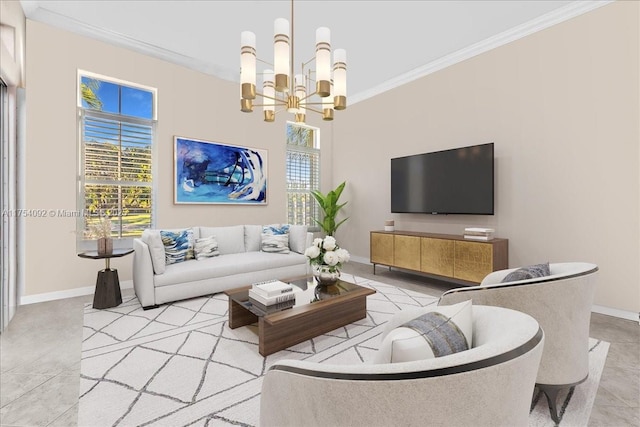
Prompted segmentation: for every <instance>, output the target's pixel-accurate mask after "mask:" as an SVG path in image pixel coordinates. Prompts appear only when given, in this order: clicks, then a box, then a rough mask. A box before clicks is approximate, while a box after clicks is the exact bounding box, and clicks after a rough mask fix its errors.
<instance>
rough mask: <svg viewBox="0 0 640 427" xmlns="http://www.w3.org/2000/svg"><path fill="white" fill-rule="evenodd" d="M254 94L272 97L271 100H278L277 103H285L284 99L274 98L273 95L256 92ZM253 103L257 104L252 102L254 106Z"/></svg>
mask: <svg viewBox="0 0 640 427" xmlns="http://www.w3.org/2000/svg"><path fill="white" fill-rule="evenodd" d="M256 95H257V96H261V97H262V98H267V99H272V100H274V101H276V102H279V103H281V104H286V103H287V102H286V101H285V100H283V99H280V98H275V97H273V96H269V95H265V94H264V93H260V92H256ZM255 105H257V104H254V106H255Z"/></svg>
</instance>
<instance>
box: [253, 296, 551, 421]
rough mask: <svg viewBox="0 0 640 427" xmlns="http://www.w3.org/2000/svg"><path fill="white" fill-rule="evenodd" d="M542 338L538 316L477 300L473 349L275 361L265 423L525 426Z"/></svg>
mask: <svg viewBox="0 0 640 427" xmlns="http://www.w3.org/2000/svg"><path fill="white" fill-rule="evenodd" d="M427 310H429V308H425V311H427ZM407 314H411V316H408V317H407ZM419 315H420V313H418V312H417V311H416V312H412V313H405V312H400V313H398V314H397V315H396V316H395V317H394V318H393V319H392V320H391V322H393V323H395V324H402V323H403V322H404V321H406V320H408V319H409V318H412V317H413V316H419ZM385 332H387V331H385ZM543 345H544V333H543V331H542V329H541V328H540V327H539V324H538V322H537V321H536V320H535V319H534V318H533V317H531V316H529V315H527V314H524V313H520V312H518V311H515V310H509V309H505V308H501V307H487V306H476V305H474V306H473V344H472V348H471V349H470V350H467V351H461V352H459V353H455V354H451V355H448V356H442V357H438V358H435V359H423V360H417V361H411V362H400V363H383V364H354V365H334V364H328V363H314V362H308V361H299V360H280V361H277V362H276V363H275V364H273V365H272V366H271V368H269V371H267V373H266V375H265V377H264V380H263V382H262V393H261V395H260V425H261V426H263V427H268V426H279V427H284V426H296V427H299V426H367V427H370V426H426V425H429V426H510V427H512V426H527V425H528V423H529V408H530V405H531V396H532V394H533V388H534V383H535V378H536V373H537V372H538V366H539V364H540V357H541V355H542V348H543Z"/></svg>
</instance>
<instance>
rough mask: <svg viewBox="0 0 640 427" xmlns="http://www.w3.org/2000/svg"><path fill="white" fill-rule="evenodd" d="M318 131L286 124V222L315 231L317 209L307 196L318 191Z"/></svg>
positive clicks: (312, 200)
mask: <svg viewBox="0 0 640 427" xmlns="http://www.w3.org/2000/svg"><path fill="white" fill-rule="evenodd" d="M319 141H320V138H319V130H318V129H317V128H313V127H310V126H304V125H300V124H296V123H287V162H286V167H287V222H288V223H289V224H298V225H308V226H309V228H311V229H314V228H317V224H316V223H315V221H314V218H318V205H317V203H316V202H315V200H314V198H313V196H312V195H311V192H312V191H313V190H319V189H320V142H319Z"/></svg>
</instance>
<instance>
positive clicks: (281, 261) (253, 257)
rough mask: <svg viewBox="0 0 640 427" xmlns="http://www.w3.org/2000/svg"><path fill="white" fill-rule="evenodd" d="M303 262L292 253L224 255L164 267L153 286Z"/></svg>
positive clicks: (296, 254) (300, 256)
mask: <svg viewBox="0 0 640 427" xmlns="http://www.w3.org/2000/svg"><path fill="white" fill-rule="evenodd" d="M304 263H306V258H305V256H304V255H300V254H298V253H295V252H290V253H288V254H284V255H281V254H270V253H267V252H243V253H239V254H228V255H224V256H217V257H213V258H207V259H203V260H201V261H197V262H196V261H187V262H182V263H179V264H172V265H167V268H166V271H165V273H164V274H163V275H160V276H154V284H155V286H156V287H160V286H169V285H176V284H182V283H188V282H194V281H198V280H206V279H212V278H213V279H215V278H216V277H225V276H231V275H234V274H243V273H251V272H254V271H262V270H269V269H275V268H280V267H289V266H292V265H298V264H304ZM248 284H249V283H247V285H248Z"/></svg>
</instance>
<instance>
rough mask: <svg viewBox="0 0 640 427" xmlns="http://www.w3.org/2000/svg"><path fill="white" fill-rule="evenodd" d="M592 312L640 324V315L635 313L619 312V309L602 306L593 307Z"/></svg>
mask: <svg viewBox="0 0 640 427" xmlns="http://www.w3.org/2000/svg"><path fill="white" fill-rule="evenodd" d="M591 312H592V313H598V314H606V315H607V316H613V317H619V318H621V319H627V320H632V321H634V322H638V323H640V313H634V312H633V311H627V310H619V309H617V308H611V307H605V306H602V305H593V306H592V307H591Z"/></svg>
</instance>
